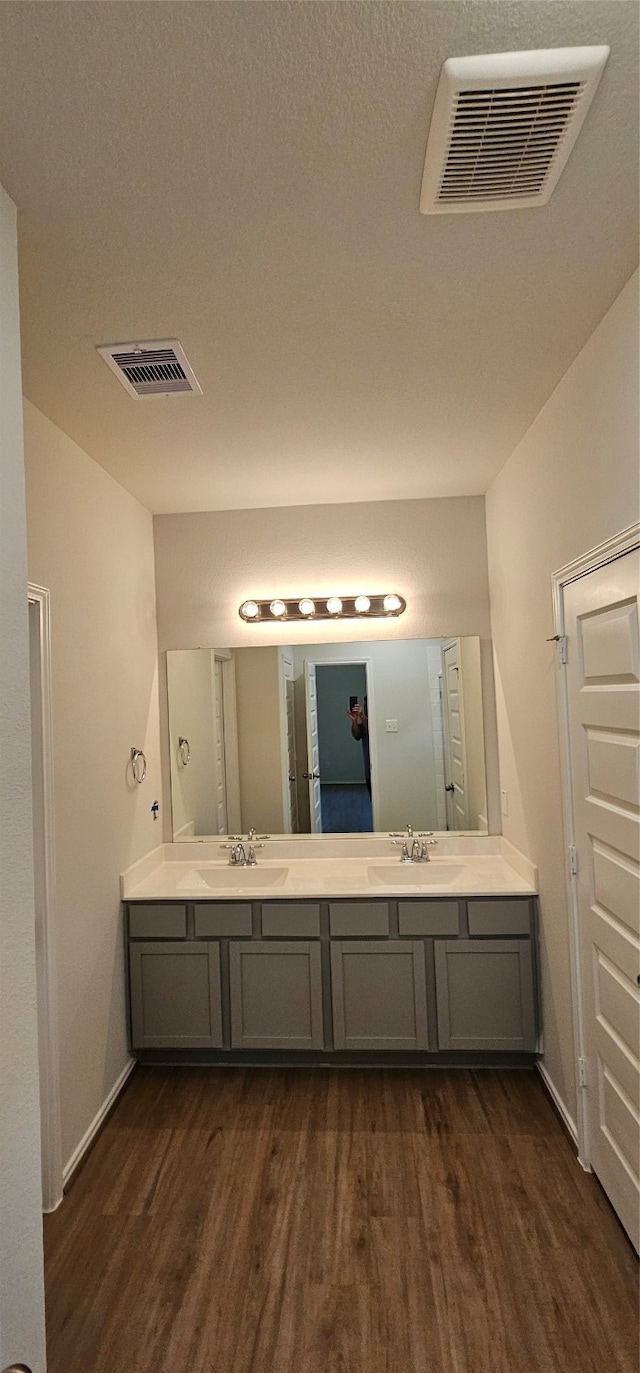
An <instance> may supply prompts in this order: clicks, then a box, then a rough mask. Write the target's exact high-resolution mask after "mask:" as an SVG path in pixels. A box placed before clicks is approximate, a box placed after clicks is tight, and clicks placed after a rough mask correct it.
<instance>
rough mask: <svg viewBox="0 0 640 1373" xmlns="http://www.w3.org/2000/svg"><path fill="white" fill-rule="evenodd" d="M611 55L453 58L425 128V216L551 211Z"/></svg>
mask: <svg viewBox="0 0 640 1373" xmlns="http://www.w3.org/2000/svg"><path fill="white" fill-rule="evenodd" d="M608 56H609V49H608V48H607V47H591V48H551V49H549V50H548V51H541V52H503V53H492V54H491V55H489V56H487V57H452V58H449V59H448V61H446V62H445V64H444V66H443V68H442V72H441V75H440V81H439V83H438V90H437V92H436V99H435V104H434V107H433V115H432V118H431V127H430V129H429V138H428V141H427V155H426V160H425V164H424V176H423V178H422V194H421V197H420V209H421V211H422V213H423V214H425V215H434V214H454V213H455V214H465V213H467V214H468V213H469V212H470V211H478V210H508V209H518V208H520V209H526V208H527V207H528V206H530V205H544V204H546V202H547V200H548V199H549V197H550V195H551V193H552V191H553V189H554V187H555V185H556V182H557V181H558V178H559V176H560V173H561V172H562V169H563V167H564V165H565V163H566V161H567V158H568V156H569V153H570V152H571V149H572V147H573V145H574V143H575V141H576V138H577V137H578V134H579V132H580V129H581V127H582V124H583V122H584V118H585V115H586V113H587V110H588V108H589V105H590V104H591V101H592V99H593V96H594V94H595V91H596V88H597V85H598V82H599V80H600V76H601V74H602V70H603V68H604V65H605V62H606V60H607V57H608Z"/></svg>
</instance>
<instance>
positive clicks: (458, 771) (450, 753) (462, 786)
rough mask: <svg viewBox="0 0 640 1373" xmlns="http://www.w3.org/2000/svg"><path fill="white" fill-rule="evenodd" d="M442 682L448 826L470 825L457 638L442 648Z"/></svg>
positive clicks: (455, 827) (461, 828) (455, 828)
mask: <svg viewBox="0 0 640 1373" xmlns="http://www.w3.org/2000/svg"><path fill="white" fill-rule="evenodd" d="M442 684H443V687H444V715H445V728H446V733H447V739H446V750H447V786H446V792H447V829H450V830H466V829H468V828H469V816H468V803H467V792H466V773H467V762H466V757H465V742H464V704H463V699H462V680H461V673H460V644H459V642H458V640H457V639H453V640H452V641H451V642H450V643H447V644H445V645H444V648H443V650H442Z"/></svg>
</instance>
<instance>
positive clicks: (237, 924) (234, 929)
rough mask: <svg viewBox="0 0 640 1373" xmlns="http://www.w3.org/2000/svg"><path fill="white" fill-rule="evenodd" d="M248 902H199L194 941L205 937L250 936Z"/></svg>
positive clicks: (249, 908) (249, 909) (249, 906)
mask: <svg viewBox="0 0 640 1373" xmlns="http://www.w3.org/2000/svg"><path fill="white" fill-rule="evenodd" d="M251 928H252V926H251V903H250V902H249V901H201V902H198V904H197V906H196V939H203V938H205V936H206V935H214V936H220V935H223V936H224V935H227V934H228V935H242V934H245V935H250V934H251Z"/></svg>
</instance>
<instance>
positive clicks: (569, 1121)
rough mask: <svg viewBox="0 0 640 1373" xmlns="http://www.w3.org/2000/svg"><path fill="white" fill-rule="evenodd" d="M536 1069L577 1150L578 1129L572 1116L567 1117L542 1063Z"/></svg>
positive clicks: (563, 1105) (559, 1097)
mask: <svg viewBox="0 0 640 1373" xmlns="http://www.w3.org/2000/svg"><path fill="white" fill-rule="evenodd" d="M536 1067H537V1069H538V1072H539V1074H540V1077H541V1078H542V1081H543V1082H544V1085H545V1087H546V1089H547V1091H548V1093H549V1096H550V1097H551V1099H552V1101H553V1103H554V1106H555V1107H556V1109H557V1111H558V1112H559V1114H560V1116H561V1117H562V1119H563V1121H564V1123H565V1125H566V1127H567V1130H568V1131H569V1134H570V1135H571V1138H572V1140H573V1142H574V1144H575V1146H576V1149H577V1148H578V1127H577V1125H576V1123H575V1120H574V1119H573V1117H572V1116H570V1115H569V1112H568V1110H567V1108H566V1106H565V1104H564V1101H563V1100H562V1097H561V1096H560V1094H559V1092H558V1090H557V1088H556V1087H554V1085H553V1082H552V1081H551V1078H550V1077H549V1074H548V1072H547V1070H546V1068H545V1066H544V1063H540V1062H538V1063H537V1064H536Z"/></svg>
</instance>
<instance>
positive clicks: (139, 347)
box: [97, 338, 202, 400]
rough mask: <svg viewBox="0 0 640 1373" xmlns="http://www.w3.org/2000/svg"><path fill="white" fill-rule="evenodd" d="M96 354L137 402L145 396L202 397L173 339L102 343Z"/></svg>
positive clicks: (185, 360) (178, 345) (191, 370)
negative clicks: (98, 354)
mask: <svg viewBox="0 0 640 1373" xmlns="http://www.w3.org/2000/svg"><path fill="white" fill-rule="evenodd" d="M97 351H98V352H99V353H100V356H101V357H103V358H104V360H105V362H106V363H107V365H108V366H109V367H110V368H111V371H112V372H115V374H116V376H117V378H118V381H121V382H122V385H123V386H124V389H125V391H128V392H129V395H130V396H136V397H137V398H138V399H139V400H142V399H144V398H145V397H149V396H180V395H187V394H188V395H194V394H195V395H198V396H201V395H202V387H201V386H199V384H198V382H197V380H196V377H195V374H194V372H193V369H192V368H191V367H190V366H189V363H188V362H187V359H186V357H185V355H184V352H183V350H182V348H181V347H180V344H179V343H178V340H177V338H163V339H155V340H147V341H146V342H143V343H105V344H102V345H101V347H100V348H98V349H97Z"/></svg>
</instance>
